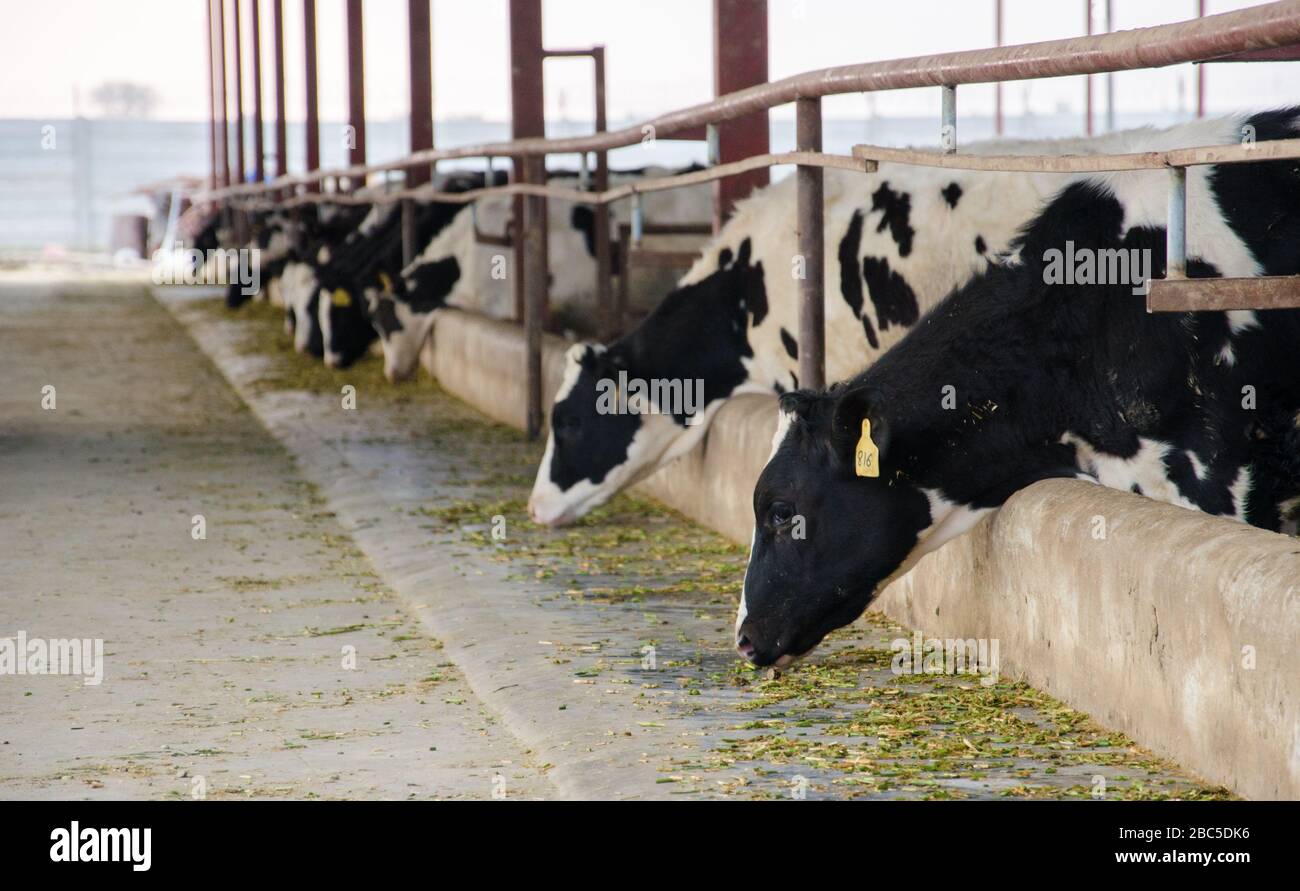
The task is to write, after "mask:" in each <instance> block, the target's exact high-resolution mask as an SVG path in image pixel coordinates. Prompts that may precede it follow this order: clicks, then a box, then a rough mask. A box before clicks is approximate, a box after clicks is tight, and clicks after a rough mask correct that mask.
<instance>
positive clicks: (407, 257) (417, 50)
mask: <svg viewBox="0 0 1300 891" xmlns="http://www.w3.org/2000/svg"><path fill="white" fill-rule="evenodd" d="M429 2H430V0H408V3H407V10H406V15H407V24H408V33H409V39H408V42H407V51H408V57H409V58H408V62H409V66H410V95H411V117H410V121H411V125H410V139H411V151H412V152H420V151H424V150H425V149H431V148H433V57H432V55H431V46H432V35H433V29H432V25H431V22H430V15H429ZM403 176H404V178H405V185H407V186H408V187H412V188H413V187H415V186H421V185H424V184H425V183H427V182H429V181H430V179H431V178H432V168H431V167H426V166H424V165H420V166H418V167H409V168H407V169H406V170H404V171H403ZM415 235H416V232H415V202H414V201H411V200H410V199H409V198H408V199H406V200H404V201H403V202H402V265H403V266H406V265H407V264H409V263H410V262H411V261H412V260H414V259H415V255H416V254H418V253H419V252H420V245H418V244H416V243H415Z"/></svg>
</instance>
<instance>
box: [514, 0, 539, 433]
mask: <svg viewBox="0 0 1300 891" xmlns="http://www.w3.org/2000/svg"><path fill="white" fill-rule="evenodd" d="M543 58H544V52H543V50H542V3H541V0H510V115H511V134H512V136H513V137H514V138H515V139H522V138H525V137H530V136H545V135H546V122H545V117H544V112H543V109H542V97H543V92H542V60H543ZM514 162H515V168H514V172H515V178H516V179H521V180H522V181H523V182H532V183H541V184H544V183H545V182H546V156H545V155H543V156H540V157H529V158H518V157H516V158H515V159H514ZM521 212H522V213H521ZM521 216H522V219H521ZM515 220H516V221H517V222H518V223H520V225H518V226H517V227H516V229H515V232H514V234H515V236H516V238H515V262H516V266H515V270H516V271H515V274H516V276H517V277H518V280H519V281H520V283H521V289H520V290H516V292H515V293H516V299H517V300H518V299H519V298H522V303H523V306H522V307H521V309H522V317H523V323H524V339H525V343H526V347H527V355H526V359H525V367H524V371H525V377H526V381H527V390H526V393H527V395H526V400H527V401H526V406H525V414H526V418H527V423H526V427H527V432H528V438H529V439H536V438H537V437H538V436H539V435H540V434H541V432H542V424H543V417H542V326H543V325H544V324H545V323H546V313H547V307H546V303H547V299H546V292H547V278H548V275H547V270H546V266H547V263H546V199H544V198H538V197H535V196H531V195H530V196H528V197H527V198H524V199H522V200H519V201H516V202H515ZM520 273H522V276H520Z"/></svg>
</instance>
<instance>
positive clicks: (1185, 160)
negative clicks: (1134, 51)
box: [853, 139, 1300, 173]
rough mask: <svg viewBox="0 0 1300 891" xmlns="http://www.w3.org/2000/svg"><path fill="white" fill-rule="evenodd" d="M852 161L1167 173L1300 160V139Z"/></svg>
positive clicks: (913, 152) (892, 153)
mask: <svg viewBox="0 0 1300 891" xmlns="http://www.w3.org/2000/svg"><path fill="white" fill-rule="evenodd" d="M853 157H855V158H861V159H863V160H870V161H875V162H877V163H882V162H883V163H889V164H914V165H917V166H919V167H943V168H946V169H950V170H1002V171H1021V172H1029V173H1097V172H1100V171H1106V170H1162V169H1164V168H1166V167H1196V166H1199V165H1204V164H1242V163H1246V162H1249V161H1276V160H1283V159H1288V158H1300V139H1275V140H1269V141H1268V142H1256V143H1251V144H1246V143H1233V144H1231V145H1207V146H1197V147H1194V148H1184V149H1171V150H1170V151H1167V152H1133V153H1128V154H1118V155H962V154H951V153H947V152H935V151H926V150H924V149H896V148H886V147H884V146H877V145H855V146H854V147H853Z"/></svg>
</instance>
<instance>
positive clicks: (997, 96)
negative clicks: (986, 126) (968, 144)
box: [993, 0, 1002, 136]
mask: <svg viewBox="0 0 1300 891" xmlns="http://www.w3.org/2000/svg"><path fill="white" fill-rule="evenodd" d="M993 32H994V33H993V39H994V40H995V41H996V43H995V45H996V46H1001V45H1002V0H993ZM993 133H994V134H995V135H997V136H1001V135H1002V81H998V82H997V83H996V84H994V85H993Z"/></svg>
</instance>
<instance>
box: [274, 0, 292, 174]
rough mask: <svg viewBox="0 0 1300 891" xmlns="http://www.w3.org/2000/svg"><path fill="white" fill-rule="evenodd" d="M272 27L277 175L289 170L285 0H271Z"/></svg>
mask: <svg viewBox="0 0 1300 891" xmlns="http://www.w3.org/2000/svg"><path fill="white" fill-rule="evenodd" d="M271 28H272V31H273V32H274V38H273V42H274V44H275V175H276V176H284V175H285V174H286V173H288V172H289V147H288V145H287V144H286V142H287V140H286V135H287V134H286V130H287V129H288V128H287V126H286V125H285V109H284V0H271Z"/></svg>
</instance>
